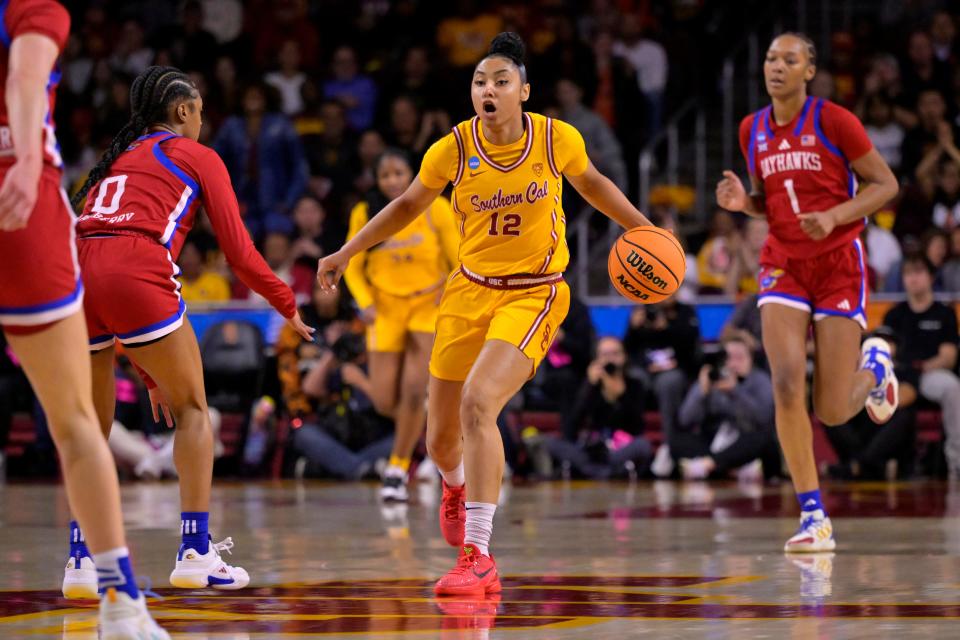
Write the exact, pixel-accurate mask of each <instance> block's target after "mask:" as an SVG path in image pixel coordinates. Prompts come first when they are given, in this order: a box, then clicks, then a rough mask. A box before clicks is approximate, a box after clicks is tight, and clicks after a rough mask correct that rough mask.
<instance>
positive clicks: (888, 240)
mask: <svg viewBox="0 0 960 640" xmlns="http://www.w3.org/2000/svg"><path fill="white" fill-rule="evenodd" d="M864 235H865V238H864V244H865V245H866V247H867V256H866V257H867V264H868V265H869V266H870V268H871V269H873V272H874V274H875V275H876V281H877V283H876V287H875V288H876V289H877V290H878V291H884V290H886V282H887V281H888V278H891V277H893V278H897V279H899V277H900V263H901V261H902V260H903V251H902V250H901V249H900V243H899V242H897V238H896V236H894V235H893V234H892V233H891V232H890V231H887V230H886V229H884V228H883V227H881V226H880V225H878V224H877V223H876V218H875V217H871V218H870V219H869V220H868V221H867V229H866V231H865V232H864Z"/></svg>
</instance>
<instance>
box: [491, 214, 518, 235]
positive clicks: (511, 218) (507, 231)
mask: <svg viewBox="0 0 960 640" xmlns="http://www.w3.org/2000/svg"><path fill="white" fill-rule="evenodd" d="M499 220H500V212H499V211H494V212H493V213H492V214H490V231H489V233H490V235H491V236H500V235H503V236H519V235H520V216H519V215H518V214H516V213H505V214H503V226H501V227H500V229H499V231H498V230H497V224H498V222H499Z"/></svg>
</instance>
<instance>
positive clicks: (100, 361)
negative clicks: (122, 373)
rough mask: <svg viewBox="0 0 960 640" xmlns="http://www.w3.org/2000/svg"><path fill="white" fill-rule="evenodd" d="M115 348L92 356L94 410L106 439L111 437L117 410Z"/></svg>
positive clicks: (109, 348) (108, 348)
mask: <svg viewBox="0 0 960 640" xmlns="http://www.w3.org/2000/svg"><path fill="white" fill-rule="evenodd" d="M114 355H115V354H114V348H113V347H112V346H111V347H107V348H106V349H103V350H102V351H97V352H94V353H92V354H91V355H90V369H91V374H92V380H93V408H94V409H95V410H96V412H97V419H98V420H99V421H100V431H102V432H103V437H104V438H109V437H110V429H111V428H112V427H113V416H114V413H115V412H116V409H117V379H116V372H115V370H114Z"/></svg>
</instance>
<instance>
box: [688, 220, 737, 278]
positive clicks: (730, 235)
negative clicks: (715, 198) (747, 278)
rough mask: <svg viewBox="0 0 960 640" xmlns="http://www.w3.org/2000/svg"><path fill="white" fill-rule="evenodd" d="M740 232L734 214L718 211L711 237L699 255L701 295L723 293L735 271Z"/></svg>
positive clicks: (698, 272) (712, 224)
mask: <svg viewBox="0 0 960 640" xmlns="http://www.w3.org/2000/svg"><path fill="white" fill-rule="evenodd" d="M739 245H740V237H739V232H738V231H737V225H736V223H735V222H734V219H733V214H731V213H730V212H729V211H726V210H724V209H717V210H716V211H715V212H714V213H713V218H712V219H711V221H710V235H709V236H708V237H707V240H706V242H704V243H703V246H702V247H700V252H699V253H698V254H697V276H698V277H699V279H700V293H722V292H723V290H724V288H725V287H726V286H727V280H728V277H729V275H730V271H731V270H732V269H733V262H734V259H735V251H736V248H737V247H738V246H739Z"/></svg>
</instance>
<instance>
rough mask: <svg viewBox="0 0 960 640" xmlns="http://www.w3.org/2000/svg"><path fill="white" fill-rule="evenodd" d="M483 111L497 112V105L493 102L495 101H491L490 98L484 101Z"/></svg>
mask: <svg viewBox="0 0 960 640" xmlns="http://www.w3.org/2000/svg"><path fill="white" fill-rule="evenodd" d="M483 112H484V113H496V112H497V107H496V105H495V104H493V103H492V102H490V101H489V100H486V101H484V103H483Z"/></svg>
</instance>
